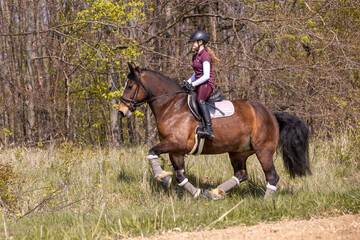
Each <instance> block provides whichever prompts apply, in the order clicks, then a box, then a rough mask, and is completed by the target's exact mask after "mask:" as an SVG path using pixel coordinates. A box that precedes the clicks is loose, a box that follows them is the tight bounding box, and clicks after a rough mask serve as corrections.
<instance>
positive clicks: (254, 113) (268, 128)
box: [232, 99, 279, 145]
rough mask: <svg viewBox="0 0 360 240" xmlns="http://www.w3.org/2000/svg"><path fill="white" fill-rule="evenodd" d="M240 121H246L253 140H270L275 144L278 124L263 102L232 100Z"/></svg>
mask: <svg viewBox="0 0 360 240" xmlns="http://www.w3.org/2000/svg"><path fill="white" fill-rule="evenodd" d="M232 102H233V104H234V107H235V113H236V114H237V115H238V118H239V120H240V121H245V122H247V125H248V127H249V128H250V129H251V137H252V139H253V140H252V141H253V142H260V143H263V142H267V143H269V142H272V143H273V144H275V145H277V141H278V139H279V126H278V122H277V120H276V117H275V115H274V114H273V112H271V111H270V110H269V109H267V108H266V107H265V106H264V105H263V104H261V103H259V102H256V101H253V100H249V99H242V100H235V101H232Z"/></svg>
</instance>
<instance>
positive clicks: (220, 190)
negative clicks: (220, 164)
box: [207, 152, 252, 199]
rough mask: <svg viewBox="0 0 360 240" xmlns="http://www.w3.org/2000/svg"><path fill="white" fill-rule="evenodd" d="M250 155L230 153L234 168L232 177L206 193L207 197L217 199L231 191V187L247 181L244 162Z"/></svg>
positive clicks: (248, 153)
mask: <svg viewBox="0 0 360 240" xmlns="http://www.w3.org/2000/svg"><path fill="white" fill-rule="evenodd" d="M251 154H252V153H250V152H247V153H241V152H231V153H229V157H230V160H231V165H232V167H233V168H234V176H232V177H231V178H230V179H229V180H227V181H226V182H224V183H222V184H221V185H219V186H218V187H217V188H216V189H213V190H211V191H209V192H208V194H207V197H208V198H211V199H219V198H222V197H224V196H225V194H226V192H227V191H229V190H230V189H232V188H233V187H235V186H237V185H239V184H240V183H241V182H243V181H245V180H247V179H248V174H247V171H246V160H247V158H248V157H249V156H250V155H251Z"/></svg>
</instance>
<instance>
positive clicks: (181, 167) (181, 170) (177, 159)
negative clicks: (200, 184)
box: [169, 153, 201, 198]
mask: <svg viewBox="0 0 360 240" xmlns="http://www.w3.org/2000/svg"><path fill="white" fill-rule="evenodd" d="M169 156H170V160H171V163H172V165H173V167H174V170H175V178H176V181H177V182H178V183H179V186H180V187H183V188H185V189H186V190H187V191H188V192H189V193H191V195H193V196H194V197H195V198H197V197H198V196H199V195H200V193H201V190H200V189H199V188H196V187H194V186H193V185H192V184H191V183H190V182H189V180H188V178H187V177H186V176H185V161H184V155H183V154H173V153H170V154H169Z"/></svg>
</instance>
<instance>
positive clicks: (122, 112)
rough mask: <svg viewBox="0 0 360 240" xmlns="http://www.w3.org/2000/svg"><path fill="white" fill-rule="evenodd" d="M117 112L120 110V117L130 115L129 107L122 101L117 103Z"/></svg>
mask: <svg viewBox="0 0 360 240" xmlns="http://www.w3.org/2000/svg"><path fill="white" fill-rule="evenodd" d="M119 112H120V116H121V117H130V116H131V111H130V109H129V108H128V107H127V106H125V105H124V104H122V103H120V104H119Z"/></svg>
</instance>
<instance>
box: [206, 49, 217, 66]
mask: <svg viewBox="0 0 360 240" xmlns="http://www.w3.org/2000/svg"><path fill="white" fill-rule="evenodd" d="M205 50H206V51H207V52H208V53H209V55H210V58H211V64H216V63H218V62H219V61H220V59H219V58H217V57H216V55H215V53H214V52H213V50H211V48H210V47H208V46H205Z"/></svg>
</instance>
